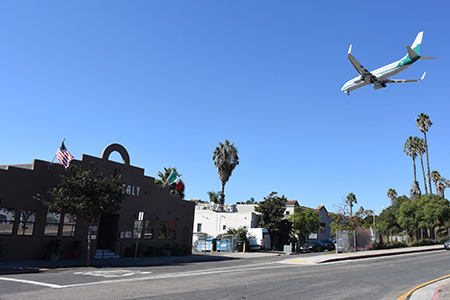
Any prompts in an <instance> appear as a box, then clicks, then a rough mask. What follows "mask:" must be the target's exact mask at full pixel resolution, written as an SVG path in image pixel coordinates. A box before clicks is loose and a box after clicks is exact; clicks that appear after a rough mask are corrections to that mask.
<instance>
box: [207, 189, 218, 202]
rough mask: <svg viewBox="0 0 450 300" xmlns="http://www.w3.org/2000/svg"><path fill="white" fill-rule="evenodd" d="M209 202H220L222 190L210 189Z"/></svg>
mask: <svg viewBox="0 0 450 300" xmlns="http://www.w3.org/2000/svg"><path fill="white" fill-rule="evenodd" d="M207 194H208V197H209V202H212V203H216V204H217V203H219V197H220V192H213V191H209V192H208V193H207Z"/></svg>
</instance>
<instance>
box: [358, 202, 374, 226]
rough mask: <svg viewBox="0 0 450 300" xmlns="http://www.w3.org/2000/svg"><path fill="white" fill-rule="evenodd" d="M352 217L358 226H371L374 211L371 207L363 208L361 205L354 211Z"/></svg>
mask: <svg viewBox="0 0 450 300" xmlns="http://www.w3.org/2000/svg"><path fill="white" fill-rule="evenodd" d="M354 218H355V221H356V224H357V225H358V227H363V228H370V227H372V226H373V223H374V220H375V212H374V211H373V210H371V209H364V207H362V206H361V207H360V208H359V209H358V210H357V211H356V213H355V216H354Z"/></svg>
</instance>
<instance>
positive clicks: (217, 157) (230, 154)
mask: <svg viewBox="0 0 450 300" xmlns="http://www.w3.org/2000/svg"><path fill="white" fill-rule="evenodd" d="M213 160H214V166H216V168H217V172H218V173H219V179H220V181H221V182H222V193H221V195H220V204H221V205H224V204H225V184H226V183H227V181H228V179H230V176H231V173H232V172H233V170H234V168H236V166H237V165H239V156H238V150H237V149H236V147H235V146H234V143H233V144H230V142H229V141H228V140H225V143H224V144H222V143H219V146H218V147H216V149H215V150H214V155H213Z"/></svg>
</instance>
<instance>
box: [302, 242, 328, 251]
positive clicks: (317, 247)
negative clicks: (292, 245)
mask: <svg viewBox="0 0 450 300" xmlns="http://www.w3.org/2000/svg"><path fill="white" fill-rule="evenodd" d="M319 251H323V247H322V245H321V244H320V243H319V242H318V241H310V242H307V243H306V244H304V245H303V246H301V247H300V252H319Z"/></svg>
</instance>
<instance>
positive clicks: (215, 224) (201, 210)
mask: <svg viewBox="0 0 450 300" xmlns="http://www.w3.org/2000/svg"><path fill="white" fill-rule="evenodd" d="M238 207H239V206H237V205H234V204H233V205H225V207H224V209H225V211H217V210H216V206H215V205H214V204H211V203H198V204H197V206H196V209H195V216H194V234H199V233H206V234H208V235H210V236H212V237H216V236H217V235H219V234H221V233H225V232H226V231H227V230H228V229H230V228H235V229H237V228H239V227H247V228H256V227H257V226H258V216H257V214H256V213H255V212H254V211H253V210H248V211H247V210H245V209H244V211H240V210H239V209H237V208H238ZM199 224H200V225H199Z"/></svg>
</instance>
